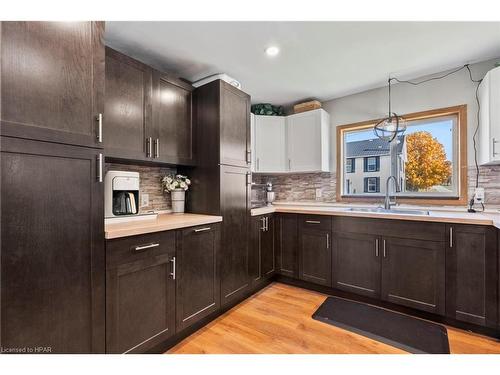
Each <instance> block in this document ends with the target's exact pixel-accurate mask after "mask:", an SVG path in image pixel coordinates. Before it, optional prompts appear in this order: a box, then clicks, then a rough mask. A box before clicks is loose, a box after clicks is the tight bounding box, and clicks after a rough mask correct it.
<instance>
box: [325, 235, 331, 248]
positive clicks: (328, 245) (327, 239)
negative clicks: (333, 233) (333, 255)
mask: <svg viewBox="0 0 500 375" xmlns="http://www.w3.org/2000/svg"><path fill="white" fill-rule="evenodd" d="M326 248H327V249H329V248H330V235H329V234H328V233H327V234H326Z"/></svg>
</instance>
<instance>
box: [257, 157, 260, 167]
mask: <svg viewBox="0 0 500 375" xmlns="http://www.w3.org/2000/svg"><path fill="white" fill-rule="evenodd" d="M257 170H260V158H257Z"/></svg>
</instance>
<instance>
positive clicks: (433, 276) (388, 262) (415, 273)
mask: <svg viewBox="0 0 500 375" xmlns="http://www.w3.org/2000/svg"><path fill="white" fill-rule="evenodd" d="M380 251H381V256H382V290H381V296H382V299H383V300H386V301H389V302H393V303H397V304H400V305H404V306H408V307H413V308H415V309H419V310H423V311H428V312H432V313H435V314H440V315H444V312H445V250H444V244H443V242H436V241H422V240H413V239H406V238H391V237H384V238H383V239H382V243H381V249H380Z"/></svg>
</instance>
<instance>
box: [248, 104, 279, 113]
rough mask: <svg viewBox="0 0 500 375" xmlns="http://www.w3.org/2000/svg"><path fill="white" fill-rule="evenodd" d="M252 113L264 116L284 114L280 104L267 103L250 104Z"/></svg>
mask: <svg viewBox="0 0 500 375" xmlns="http://www.w3.org/2000/svg"><path fill="white" fill-rule="evenodd" d="M252 113H253V114H254V115H264V116H284V115H285V110H284V109H283V106H281V105H280V106H276V105H272V104H269V103H261V104H254V105H252Z"/></svg>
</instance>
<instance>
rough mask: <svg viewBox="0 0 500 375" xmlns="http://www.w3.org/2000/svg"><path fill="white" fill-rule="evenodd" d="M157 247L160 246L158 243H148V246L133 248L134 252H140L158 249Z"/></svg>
mask: <svg viewBox="0 0 500 375" xmlns="http://www.w3.org/2000/svg"><path fill="white" fill-rule="evenodd" d="M158 246H160V244H159V243H158V242H157V243H150V244H148V245H140V246H136V247H134V251H141V250H146V249H151V248H153V247H158Z"/></svg>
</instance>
